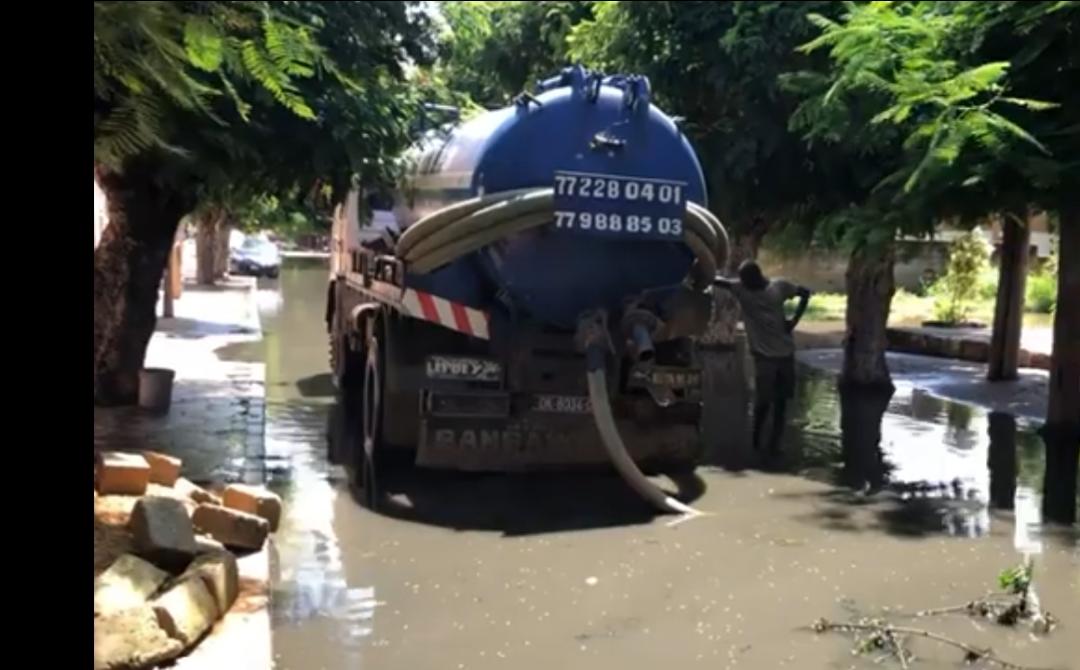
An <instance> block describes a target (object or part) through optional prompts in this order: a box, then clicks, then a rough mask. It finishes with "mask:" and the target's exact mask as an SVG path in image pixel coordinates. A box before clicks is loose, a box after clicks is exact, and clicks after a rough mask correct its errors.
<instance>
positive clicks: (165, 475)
mask: <svg viewBox="0 0 1080 670" xmlns="http://www.w3.org/2000/svg"><path fill="white" fill-rule="evenodd" d="M142 455H143V458H145V459H146V462H147V463H148V464H149V465H150V481H151V482H152V483H154V484H161V485H162V486H172V485H173V484H175V483H176V480H177V479H179V478H180V466H181V465H182V464H183V462H182V461H181V460H180V459H179V458H176V457H173V456H166V455H165V454H159V453H157V452H156V451H144V452H142Z"/></svg>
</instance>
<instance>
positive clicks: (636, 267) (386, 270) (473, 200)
mask: <svg viewBox="0 0 1080 670" xmlns="http://www.w3.org/2000/svg"><path fill="white" fill-rule="evenodd" d="M406 160H407V161H408V163H407V164H408V166H409V168H408V170H407V177H406V178H405V179H404V180H403V183H402V184H401V185H400V188H399V189H398V191H397V192H396V193H395V194H394V196H393V202H392V203H389V202H386V203H382V204H380V203H379V202H377V201H374V202H373V201H370V200H369V199H367V198H366V197H365V194H363V193H361V192H360V191H356V192H353V193H351V194H350V195H349V198H348V199H347V201H346V202H345V203H344V205H342V206H341V207H340V208H339V210H338V212H337V213H336V215H335V224H334V235H333V243H332V244H333V249H332V251H333V261H332V264H331V265H332V267H331V276H330V284H329V290H328V299H327V309H326V320H327V328H328V331H329V334H330V350H331V365H332V368H333V373H334V378H335V381H336V383H337V387H338V403H337V406H336V408H335V414H334V418H333V419H332V422H331V428H330V430H329V439H328V443H329V458H330V461H331V462H332V463H335V464H341V465H343V466H345V468H346V470H347V471H348V472H349V476H350V481H351V482H352V484H353V485H354V487H355V490H356V491H357V492H358V493H359V494H360V495H362V496H363V498H364V499H365V501H366V503H367V504H370V505H372V506H374V505H376V504H377V502H378V499H379V497H378V496H379V494H378V482H379V472H380V469H381V468H382V467H383V464H384V463H385V462H387V461H388V460H390V459H391V457H392V456H393V455H394V454H395V452H396V453H398V454H407V455H408V458H409V459H410V460H411V461H413V463H414V464H415V466H418V467H424V468H443V469H456V470H471V471H496V472H510V471H523V470H533V469H543V468H567V467H576V466H597V465H605V464H612V465H614V466H615V467H616V469H617V470H618V471H619V473H620V474H622V475H623V477H624V478H625V479H626V480H627V482H628V483H629V484H630V485H631V486H633V487H634V488H635V489H636V490H638V491H639V492H640V493H641V494H642V495H643V496H645V497H646V498H648V499H649V500H651V501H652V502H653V503H654V504H656V505H657V506H658V507H660V508H663V509H666V510H674V511H686V509H687V508H685V506H684V505H682V504H681V503H679V502H678V501H677V500H675V499H674V498H672V497H670V496H667V495H666V494H664V493H663V492H661V491H660V490H658V489H657V488H656V487H654V486H653V485H652V484H650V483H649V482H648V480H647V479H645V477H644V476H643V475H642V471H641V470H642V469H644V470H645V471H653V472H665V471H673V470H680V471H687V470H692V469H693V468H694V467H695V466H696V464H697V461H698V457H699V452H700V448H701V443H700V437H699V431H698V421H699V417H700V414H701V393H700V388H701V371H700V368H699V366H698V364H697V362H696V358H697V357H696V354H695V348H694V343H693V339H692V338H693V336H694V335H697V334H699V333H701V332H702V331H703V329H704V328H705V326H706V325H707V322H708V319H709V316H710V310H711V300H710V298H709V295H708V293H707V289H708V287H709V286H711V283H712V280H713V278H714V277H715V275H716V272H717V268H720V267H723V265H724V263H725V261H726V258H727V253H728V240H727V235H726V233H725V231H724V228H723V226H722V225H721V224H720V222H719V221H717V220H716V218H715V217H714V216H713V215H712V214H711V213H710V212H709V211H708V210H707V209H706V191H705V182H704V178H703V176H702V171H701V167H700V165H699V163H698V160H697V157H696V156H695V154H694V151H693V149H692V148H691V146H690V144H689V142H688V141H687V139H686V137H685V136H684V135H683V134H682V133H681V132H680V130H679V128H678V126H677V124H676V123H675V121H674V120H673V119H672V118H670V117H669V116H667V115H665V114H664V113H663V112H662V111H660V110H659V109H657V108H656V107H655V106H654V105H653V104H651V102H650V88H649V82H648V80H647V79H646V78H644V77H641V76H626V75H618V76H603V75H601V74H599V73H593V72H589V71H586V70H584V69H582V68H580V67H572V68H567V69H566V70H564V71H562V72H561V73H560V74H559V75H558V76H556V77H553V78H552V79H549V80H546V81H543V82H540V83H539V84H538V86H537V89H536V91H535V93H534V94H533V93H523V94H522V95H520V96H519V97H517V98H516V99H515V100H514V101H513V102H512V104H511V105H510V106H508V107H506V108H503V109H499V110H496V111H490V112H487V113H484V114H482V115H480V116H477V117H475V118H472V119H471V120H468V121H467V122H464V123H458V122H455V123H451V124H446V125H444V126H442V127H441V128H440V129H438V130H436V131H433V132H430V133H428V135H427V136H426V137H425V138H424V140H423V141H422V142H421V143H420V144H419V145H418V146H417V147H415V148H414V149H413V150H412V151H411V152H409V154H408V156H407V157H406ZM372 211H374V212H376V214H375V216H372Z"/></svg>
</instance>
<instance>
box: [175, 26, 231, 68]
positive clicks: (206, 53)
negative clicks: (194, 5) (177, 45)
mask: <svg viewBox="0 0 1080 670" xmlns="http://www.w3.org/2000/svg"><path fill="white" fill-rule="evenodd" d="M224 47H225V40H224V38H223V37H222V35H221V33H220V32H218V30H217V28H216V27H214V25H213V24H212V23H210V22H209V21H207V20H206V19H205V18H203V17H201V16H192V17H190V18H188V20H187V22H186V23H185V24H184V49H185V51H186V53H187V57H188V60H189V61H191V64H192V65H194V66H195V67H197V68H199V69H200V70H204V71H206V72H215V71H217V69H218V68H219V67H221V62H222V59H223V57H224Z"/></svg>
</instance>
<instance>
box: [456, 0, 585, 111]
mask: <svg viewBox="0 0 1080 670" xmlns="http://www.w3.org/2000/svg"><path fill="white" fill-rule="evenodd" d="M593 4H594V3H592V2H566V1H558V2H553V1H547V0H545V1H543V2H443V3H441V5H440V6H441V9H442V14H443V16H444V18H445V19H446V23H447V30H446V32H445V33H444V34H443V36H442V40H441V44H440V61H439V67H438V73H439V76H440V77H441V78H442V79H443V81H444V82H445V84H446V86H447V87H448V88H449V89H450V90H453V91H459V92H461V93H464V94H466V95H468V97H469V98H470V99H471V101H473V102H475V103H476V104H478V105H482V106H484V107H499V106H502V105H504V104H506V103H507V102H508V101H509V100H510V98H512V97H513V96H515V95H517V94H518V93H520V92H521V91H523V90H526V89H528V88H531V87H532V85H533V84H535V83H536V81H537V80H539V79H545V78H547V77H550V76H552V75H554V74H556V73H557V72H558V71H560V70H561V69H562V68H564V67H565V66H566V65H567V62H566V60H567V43H566V38H567V36H568V35H569V33H570V30H571V29H572V28H573V27H574V26H575V25H576V24H578V23H580V22H581V21H583V20H585V19H588V18H590V17H591V16H592V5H593Z"/></svg>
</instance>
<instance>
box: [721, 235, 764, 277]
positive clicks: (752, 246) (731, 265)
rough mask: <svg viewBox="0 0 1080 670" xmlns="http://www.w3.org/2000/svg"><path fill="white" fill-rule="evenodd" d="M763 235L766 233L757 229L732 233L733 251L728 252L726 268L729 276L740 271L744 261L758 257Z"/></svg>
mask: <svg viewBox="0 0 1080 670" xmlns="http://www.w3.org/2000/svg"><path fill="white" fill-rule="evenodd" d="M763 237H764V235H763V234H762V233H761V232H758V231H756V230H755V231H750V232H746V231H739V230H736V231H734V232H733V233H732V235H731V240H730V241H731V253H729V254H728V263H727V269H726V273H727V275H728V276H729V277H730V276H733V275H734V274H735V273H736V272H738V271H739V266H740V265H741V264H742V262H743V261H748V260H752V259H754V258H757V255H758V250H759V249H760V248H761V240H762V238H763Z"/></svg>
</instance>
